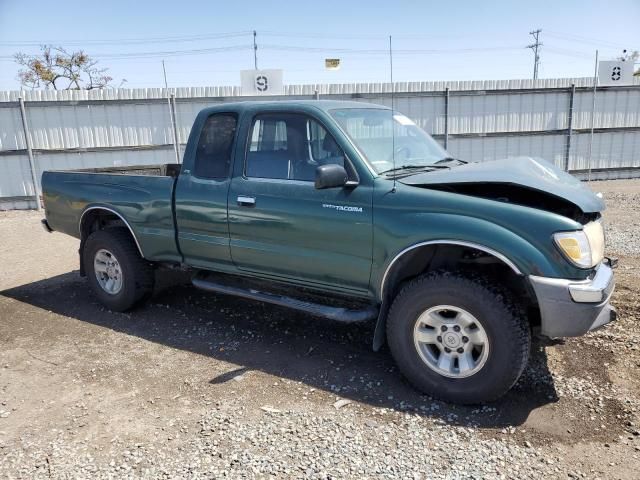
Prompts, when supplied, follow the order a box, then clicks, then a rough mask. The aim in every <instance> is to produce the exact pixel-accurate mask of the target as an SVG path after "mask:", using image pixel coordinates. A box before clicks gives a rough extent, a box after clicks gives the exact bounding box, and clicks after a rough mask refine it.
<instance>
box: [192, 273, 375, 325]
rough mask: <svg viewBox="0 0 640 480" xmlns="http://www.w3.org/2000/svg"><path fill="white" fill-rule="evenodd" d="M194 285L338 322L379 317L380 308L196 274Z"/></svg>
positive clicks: (360, 320)
mask: <svg viewBox="0 0 640 480" xmlns="http://www.w3.org/2000/svg"><path fill="white" fill-rule="evenodd" d="M192 283H193V285H194V286H196V287H198V288H201V289H202V290H207V291H209V292H215V293H222V294H225V295H233V296H235V297H242V298H248V299H250V300H257V301H260V302H266V303H272V304H274V305H279V306H281V307H288V308H292V309H294V310H298V311H301V312H305V313H308V314H310V315H314V316H316V317H323V318H328V319H330V320H334V321H336V322H344V323H355V322H364V321H366V320H372V319H374V318H377V316H378V309H377V308H375V307H373V306H370V307H366V308H363V309H362V310H351V309H348V308H339V307H330V306H328V305H322V304H320V303H312V302H305V301H303V300H298V299H296V298H292V297H286V296H282V295H276V294H273V293H269V292H261V291H259V290H255V289H248V288H241V287H236V286H231V285H225V284H223V283H218V282H214V281H211V280H209V279H205V278H202V277H201V276H196V277H194V278H193V280H192Z"/></svg>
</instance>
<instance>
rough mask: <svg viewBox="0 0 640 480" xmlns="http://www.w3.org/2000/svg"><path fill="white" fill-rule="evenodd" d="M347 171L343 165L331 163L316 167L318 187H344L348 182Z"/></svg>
mask: <svg viewBox="0 0 640 480" xmlns="http://www.w3.org/2000/svg"><path fill="white" fill-rule="evenodd" d="M347 180H348V175H347V171H346V170H345V169H344V167H343V166H342V165H338V164H335V163H331V164H329V165H320V166H318V168H316V183H315V185H316V188H317V189H322V188H335V187H344V186H345V185H346V184H347Z"/></svg>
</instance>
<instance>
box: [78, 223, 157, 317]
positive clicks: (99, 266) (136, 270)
mask: <svg viewBox="0 0 640 480" xmlns="http://www.w3.org/2000/svg"><path fill="white" fill-rule="evenodd" d="M82 261H83V263H84V270H85V272H86V273H87V280H88V281H89V285H90V286H91V289H92V290H93V291H94V293H95V294H96V296H97V297H98V299H99V300H100V302H101V303H102V304H104V305H105V306H106V307H107V308H109V309H110V310H113V311H116V312H124V311H126V310H129V309H131V308H133V307H134V306H135V305H137V304H138V303H140V302H142V301H143V300H145V299H147V298H148V297H149V296H150V295H151V293H152V292H153V284H154V272H153V267H152V266H151V264H149V263H148V262H147V261H146V260H144V259H143V258H142V257H141V256H140V253H139V252H138V248H137V246H136V244H135V242H134V241H133V239H132V238H131V235H130V234H129V232H128V231H127V230H125V229H122V228H110V229H106V230H98V231H96V232H93V233H92V234H91V235H89V237H88V238H87V240H86V242H85V245H84V251H83V255H82Z"/></svg>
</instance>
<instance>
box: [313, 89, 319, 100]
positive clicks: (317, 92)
mask: <svg viewBox="0 0 640 480" xmlns="http://www.w3.org/2000/svg"><path fill="white" fill-rule="evenodd" d="M313 95H314V96H315V99H316V100H320V91H319V90H318V89H316V90H315V92H313Z"/></svg>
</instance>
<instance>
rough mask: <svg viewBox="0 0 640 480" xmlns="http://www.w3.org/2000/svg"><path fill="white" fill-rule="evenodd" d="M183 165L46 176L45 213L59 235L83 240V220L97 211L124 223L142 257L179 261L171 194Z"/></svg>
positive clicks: (149, 166) (74, 172)
mask: <svg viewBox="0 0 640 480" xmlns="http://www.w3.org/2000/svg"><path fill="white" fill-rule="evenodd" d="M179 172H180V165H177V164H163V165H139V166H127V167H107V168H90V169H82V170H69V171H46V172H44V173H43V175H42V191H43V199H44V206H45V213H46V217H47V222H48V224H49V226H50V227H51V228H52V229H53V230H56V231H60V232H63V233H66V234H68V235H71V236H74V237H76V238H79V237H80V228H81V220H83V215H84V216H85V219H84V220H86V216H87V215H91V212H93V213H94V214H95V213H96V212H97V211H98V210H99V209H103V211H106V212H111V213H112V214H113V215H115V216H117V217H120V218H121V219H122V220H123V222H124V223H125V225H126V226H127V227H128V228H129V229H130V230H131V232H132V233H133V235H134V237H135V238H136V241H137V243H138V245H139V246H140V250H141V252H142V254H143V256H144V257H145V258H147V259H149V260H154V261H181V256H180V255H179V253H178V248H177V246H176V240H175V227H174V221H173V210H172V203H173V191H174V187H175V182H176V178H177V175H178V173H179Z"/></svg>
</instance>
